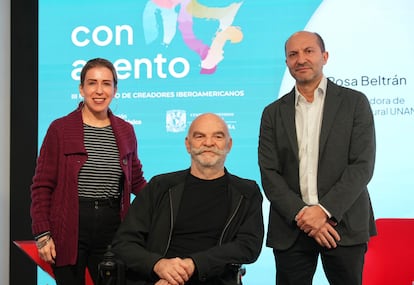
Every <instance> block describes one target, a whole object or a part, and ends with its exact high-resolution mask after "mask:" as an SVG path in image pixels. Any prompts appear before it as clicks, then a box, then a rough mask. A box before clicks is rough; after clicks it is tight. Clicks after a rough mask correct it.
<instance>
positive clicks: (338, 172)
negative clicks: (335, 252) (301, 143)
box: [258, 80, 376, 250]
mask: <svg viewBox="0 0 414 285" xmlns="http://www.w3.org/2000/svg"><path fill="white" fill-rule="evenodd" d="M258 155H259V165H260V171H261V179H262V186H263V190H264V192H265V194H266V197H267V198H268V199H269V201H270V203H271V206H270V216H269V227H268V233H267V243H266V245H267V246H269V247H272V248H275V249H281V250H283V249H287V248H288V247H290V246H291V245H292V244H293V243H294V241H295V240H296V238H297V236H298V234H299V232H300V229H299V228H298V227H297V226H296V223H295V220H294V218H295V215H296V214H297V213H298V212H299V211H300V210H301V209H302V208H303V207H304V206H305V203H304V202H303V200H302V198H301V192H300V186H299V159H298V144H297V137H296V127H295V89H293V90H292V91H291V92H289V93H288V94H286V95H284V96H283V97H282V98H280V99H279V100H276V101H275V102H273V103H271V104H270V105H268V106H267V107H266V108H265V109H264V111H263V114H262V119H261V126H260V136H259V150H258ZM374 161H375V130H374V120H373V115H372V111H371V108H370V105H369V102H368V99H367V98H366V97H365V96H364V94H362V93H361V92H358V91H355V90H351V89H348V88H344V87H341V86H338V85H336V84H334V83H333V82H331V81H329V80H328V85H327V90H326V98H325V104H324V110H323V119H322V126H321V133H320V144H319V161H318V177H317V187H318V197H319V203H320V204H321V205H323V206H324V207H325V208H326V209H327V210H328V211H329V212H330V213H331V214H332V218H333V219H334V220H336V221H337V222H338V225H337V226H336V230H337V231H338V232H339V234H340V236H341V241H340V242H339V244H340V245H354V244H360V243H364V242H367V241H368V239H369V237H370V236H372V235H375V234H376V229H375V222H374V216H373V210H372V207H371V201H370V198H369V194H368V189H367V184H368V182H369V181H370V179H371V177H372V175H373V170H374Z"/></svg>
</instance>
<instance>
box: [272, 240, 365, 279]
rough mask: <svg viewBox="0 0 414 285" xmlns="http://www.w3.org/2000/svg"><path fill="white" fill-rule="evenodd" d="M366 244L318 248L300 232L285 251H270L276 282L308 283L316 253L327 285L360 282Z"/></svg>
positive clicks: (312, 272) (313, 269) (316, 244)
mask: <svg viewBox="0 0 414 285" xmlns="http://www.w3.org/2000/svg"><path fill="white" fill-rule="evenodd" d="M366 250H367V245H366V243H364V244H358V245H354V246H338V247H336V248H334V249H327V248H323V247H321V246H320V245H319V244H318V243H317V242H316V241H315V240H314V239H313V238H311V237H309V236H308V235H307V234H305V233H301V234H300V235H299V237H298V239H297V241H296V242H295V243H294V245H293V246H292V247H291V248H289V249H287V250H273V253H274V256H275V262H276V284H277V285H310V284H312V279H313V276H314V274H315V271H316V267H317V263H318V257H319V255H320V257H321V261H322V266H323V269H324V272H325V275H326V278H327V279H328V281H329V284H331V285H350V284H352V285H361V284H362V271H363V266H364V257H365V252H366Z"/></svg>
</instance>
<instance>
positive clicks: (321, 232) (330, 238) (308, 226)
mask: <svg viewBox="0 0 414 285" xmlns="http://www.w3.org/2000/svg"><path fill="white" fill-rule="evenodd" d="M295 220H296V225H297V226H298V227H299V228H300V229H301V230H302V231H304V232H305V233H307V234H308V236H310V237H313V238H314V239H315V240H316V242H317V243H318V244H319V245H320V246H323V247H327V248H335V247H336V246H337V242H338V241H339V240H340V239H341V238H340V236H339V234H338V232H337V231H336V230H335V229H334V226H336V223H335V222H333V221H331V220H329V219H328V216H327V215H326V213H325V212H324V211H323V210H322V208H321V207H319V206H309V207H305V208H303V209H302V210H300V211H299V213H298V214H297V215H296V217H295Z"/></svg>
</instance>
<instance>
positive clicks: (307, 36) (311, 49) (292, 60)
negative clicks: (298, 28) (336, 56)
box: [286, 32, 328, 84]
mask: <svg viewBox="0 0 414 285" xmlns="http://www.w3.org/2000/svg"><path fill="white" fill-rule="evenodd" d="M327 60H328V53H327V52H326V51H325V52H322V50H321V47H320V46H319V44H318V39H317V37H316V35H314V34H312V33H309V32H299V33H296V34H294V35H293V36H292V37H291V38H290V39H289V40H288V41H287V43H286V65H287V66H288V68H289V72H290V74H291V75H292V76H293V78H295V80H296V82H297V83H298V84H309V83H314V82H319V81H320V79H321V78H322V76H323V72H322V69H323V66H324V65H325V64H326V62H327Z"/></svg>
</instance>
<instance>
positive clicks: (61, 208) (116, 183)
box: [31, 58, 146, 285]
mask: <svg viewBox="0 0 414 285" xmlns="http://www.w3.org/2000/svg"><path fill="white" fill-rule="evenodd" d="M80 77H81V78H80V85H79V91H80V94H81V95H82V97H83V99H84V100H83V102H82V103H80V104H79V106H78V108H77V109H76V110H74V111H73V112H71V113H70V114H68V115H67V116H64V117H62V118H59V119H57V120H55V121H54V122H52V123H51V125H50V126H49V129H48V131H47V133H46V136H45V138H44V141H43V144H42V147H41V149H40V153H39V157H38V160H37V166H36V170H35V174H34V177H33V183H32V185H31V198H32V203H31V217H32V231H33V234H34V236H35V239H36V245H37V247H38V251H39V256H40V258H42V259H43V260H45V261H46V262H49V263H51V264H52V268H53V272H54V275H55V279H56V283H57V284H58V285H66V284H67V285H77V284H84V282H85V277H84V276H85V269H86V268H88V270H89V272H90V274H91V277H92V279H93V280H94V281H96V278H97V269H98V264H99V262H100V261H102V259H103V254H104V253H105V251H106V249H107V246H108V245H109V244H111V241H112V238H113V235H114V234H115V231H116V230H117V228H118V226H119V224H120V221H121V220H122V219H123V217H124V216H125V214H126V212H127V210H128V207H129V205H130V200H131V193H134V194H137V193H138V192H139V191H140V190H141V189H142V188H143V187H144V186H145V185H146V180H145V178H144V176H143V171H142V165H141V162H140V160H139V159H138V153H137V152H138V150H137V139H136V136H135V132H134V129H133V127H132V125H131V124H129V123H128V122H126V121H124V120H122V119H121V118H118V117H116V116H115V115H113V114H112V112H111V111H110V109H109V104H110V103H111V101H112V99H113V97H114V95H115V93H116V90H117V74H116V70H115V68H114V66H113V65H112V63H111V62H109V61H108V60H106V59H101V58H96V59H92V60H90V61H88V62H87V63H86V65H85V66H84V67H83V69H82V71H81V76H80ZM95 283H96V282H95Z"/></svg>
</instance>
